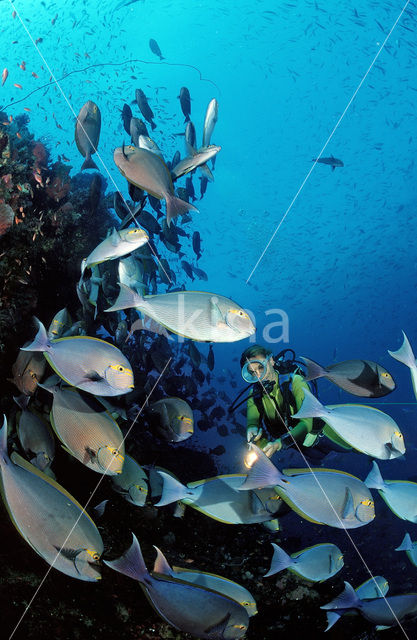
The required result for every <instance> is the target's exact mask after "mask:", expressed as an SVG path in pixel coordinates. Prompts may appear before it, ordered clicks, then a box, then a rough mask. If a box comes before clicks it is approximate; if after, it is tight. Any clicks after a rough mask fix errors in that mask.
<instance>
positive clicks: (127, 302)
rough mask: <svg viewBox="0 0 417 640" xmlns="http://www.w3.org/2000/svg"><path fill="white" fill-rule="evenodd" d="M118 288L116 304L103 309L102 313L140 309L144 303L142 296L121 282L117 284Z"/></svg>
mask: <svg viewBox="0 0 417 640" xmlns="http://www.w3.org/2000/svg"><path fill="white" fill-rule="evenodd" d="M119 287H120V291H119V295H118V297H117V300H116V302H115V303H114V304H113V305H112V306H111V307H109V308H108V309H104V311H106V312H109V311H120V310H121V309H130V308H132V307H140V306H141V305H142V304H143V303H144V299H143V298H142V296H141V295H140V294H139V293H137V292H136V291H134V290H133V289H131V288H130V287H128V286H126V285H125V284H122V283H121V282H119Z"/></svg>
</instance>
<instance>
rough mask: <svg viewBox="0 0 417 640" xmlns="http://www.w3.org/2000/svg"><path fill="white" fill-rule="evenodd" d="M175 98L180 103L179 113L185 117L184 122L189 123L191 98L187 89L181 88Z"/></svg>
mask: <svg viewBox="0 0 417 640" xmlns="http://www.w3.org/2000/svg"><path fill="white" fill-rule="evenodd" d="M177 97H178V99H179V101H180V105H181V111H182V112H183V114H184V116H185V120H184V122H189V121H190V115H191V97H190V92H189V91H188V89H187V87H181V89H180V94H179V96H177Z"/></svg>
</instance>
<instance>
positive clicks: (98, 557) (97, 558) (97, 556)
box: [93, 552, 100, 560]
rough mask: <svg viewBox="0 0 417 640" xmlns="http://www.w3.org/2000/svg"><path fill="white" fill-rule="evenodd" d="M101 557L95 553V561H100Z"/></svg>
mask: <svg viewBox="0 0 417 640" xmlns="http://www.w3.org/2000/svg"><path fill="white" fill-rule="evenodd" d="M99 559H100V556H99V555H98V553H97V552H96V553H93V560H99Z"/></svg>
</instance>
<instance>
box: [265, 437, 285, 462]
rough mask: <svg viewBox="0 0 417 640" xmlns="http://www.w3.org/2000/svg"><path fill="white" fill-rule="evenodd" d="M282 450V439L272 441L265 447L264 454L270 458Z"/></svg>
mask: <svg viewBox="0 0 417 640" xmlns="http://www.w3.org/2000/svg"><path fill="white" fill-rule="evenodd" d="M281 448H282V443H281V439H280V438H278V439H277V440H272V442H268V444H267V445H265V446H264V448H263V452H264V454H265V455H266V456H268V458H270V457H271V456H273V455H274V453H275V452H276V451H279V450H280V449H281Z"/></svg>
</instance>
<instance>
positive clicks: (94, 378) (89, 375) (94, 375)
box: [84, 369, 104, 382]
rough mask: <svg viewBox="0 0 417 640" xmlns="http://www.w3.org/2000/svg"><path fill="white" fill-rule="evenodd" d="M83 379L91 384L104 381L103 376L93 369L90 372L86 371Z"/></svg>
mask: <svg viewBox="0 0 417 640" xmlns="http://www.w3.org/2000/svg"><path fill="white" fill-rule="evenodd" d="M84 378H85V379H86V380H91V382H100V380H104V378H103V376H101V375H100V374H99V373H98V372H97V371H94V370H93V369H92V370H91V371H86V373H85V374H84Z"/></svg>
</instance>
